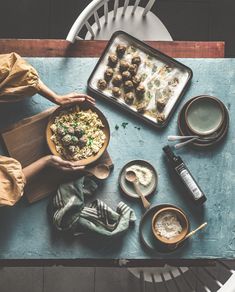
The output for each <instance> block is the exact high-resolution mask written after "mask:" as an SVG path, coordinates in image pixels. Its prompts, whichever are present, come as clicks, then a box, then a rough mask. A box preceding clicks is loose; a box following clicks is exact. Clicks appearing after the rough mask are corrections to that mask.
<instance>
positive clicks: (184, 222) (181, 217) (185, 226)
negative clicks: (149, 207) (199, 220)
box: [152, 207, 189, 245]
mask: <svg viewBox="0 0 235 292" xmlns="http://www.w3.org/2000/svg"><path fill="white" fill-rule="evenodd" d="M166 213H168V214H173V215H175V216H176V218H177V220H178V222H179V223H180V225H181V227H182V231H181V232H180V233H179V234H178V235H176V236H174V237H171V238H166V237H163V236H161V235H160V233H159V232H158V231H157V229H156V222H157V220H158V218H159V217H160V216H161V215H165V214H166ZM152 231H153V234H154V236H155V237H156V239H157V240H159V241H160V242H162V243H163V244H166V245H175V244H176V243H179V242H180V241H182V240H183V239H184V238H185V236H186V235H187V234H188V232H189V221H188V218H187V216H186V215H185V213H184V212H182V211H181V210H179V209H178V208H175V207H165V208H163V209H160V210H158V211H157V212H156V213H155V214H154V216H153V219H152Z"/></svg>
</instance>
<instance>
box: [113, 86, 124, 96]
mask: <svg viewBox="0 0 235 292" xmlns="http://www.w3.org/2000/svg"><path fill="white" fill-rule="evenodd" d="M112 93H113V96H115V97H119V96H120V95H121V94H122V92H121V89H120V88H119V87H113V89H112Z"/></svg>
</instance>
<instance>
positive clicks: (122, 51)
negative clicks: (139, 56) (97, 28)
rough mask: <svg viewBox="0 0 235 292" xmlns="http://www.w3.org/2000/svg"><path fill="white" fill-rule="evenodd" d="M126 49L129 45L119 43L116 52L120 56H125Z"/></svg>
mask: <svg viewBox="0 0 235 292" xmlns="http://www.w3.org/2000/svg"><path fill="white" fill-rule="evenodd" d="M126 49H127V47H126V46H125V45H121V44H119V45H117V48H116V53H117V55H118V57H119V58H121V57H123V55H124V54H125V52H126Z"/></svg>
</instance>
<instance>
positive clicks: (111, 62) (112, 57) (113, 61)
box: [108, 54, 118, 67]
mask: <svg viewBox="0 0 235 292" xmlns="http://www.w3.org/2000/svg"><path fill="white" fill-rule="evenodd" d="M117 63H118V57H117V55H115V54H111V55H109V58H108V64H109V66H110V67H116V65H117Z"/></svg>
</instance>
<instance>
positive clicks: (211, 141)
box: [178, 97, 229, 147]
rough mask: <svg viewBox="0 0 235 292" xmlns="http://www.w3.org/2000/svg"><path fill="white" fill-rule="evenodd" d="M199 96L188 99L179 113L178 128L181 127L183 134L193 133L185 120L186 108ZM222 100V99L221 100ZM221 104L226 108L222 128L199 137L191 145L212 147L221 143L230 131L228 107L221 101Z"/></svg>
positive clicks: (180, 131)
mask: <svg viewBox="0 0 235 292" xmlns="http://www.w3.org/2000/svg"><path fill="white" fill-rule="evenodd" d="M195 98H197V97H194V98H192V99H190V100H189V101H187V102H186V103H185V104H184V106H183V107H182V109H181V110H180V112H179V115H178V129H179V133H180V134H181V135H182V136H189V135H192V133H191V132H190V130H189V128H188V127H187V124H186V122H185V118H184V117H185V110H186V108H187V106H188V105H189V103H190V102H191V101H192V100H193V99H195ZM219 102H221V101H219ZM221 105H222V106H223V108H224V113H225V115H224V122H223V124H222V125H221V127H220V129H219V130H218V132H215V133H214V134H212V135H208V136H207V137H205V136H204V137H199V138H198V139H196V140H195V141H193V142H192V143H191V145H193V146H196V147H210V146H213V145H216V144H217V143H219V142H220V141H221V140H222V139H223V138H224V137H225V135H226V134H227V132H228V127H229V113H228V110H227V108H226V107H225V105H224V104H223V103H222V102H221Z"/></svg>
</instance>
